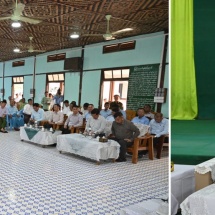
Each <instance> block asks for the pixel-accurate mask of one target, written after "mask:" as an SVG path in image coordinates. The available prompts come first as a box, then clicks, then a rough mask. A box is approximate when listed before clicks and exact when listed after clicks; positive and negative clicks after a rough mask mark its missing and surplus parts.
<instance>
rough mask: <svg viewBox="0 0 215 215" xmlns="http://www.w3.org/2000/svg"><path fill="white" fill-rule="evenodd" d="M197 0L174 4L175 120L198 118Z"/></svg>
mask: <svg viewBox="0 0 215 215" xmlns="http://www.w3.org/2000/svg"><path fill="white" fill-rule="evenodd" d="M197 111H198V107H197V95H196V77H195V66H194V47H193V0H172V1H171V118H172V119H185V120H186V119H194V118H195V117H196V116H197Z"/></svg>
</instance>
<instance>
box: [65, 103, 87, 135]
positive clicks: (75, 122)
mask: <svg viewBox="0 0 215 215" xmlns="http://www.w3.org/2000/svg"><path fill="white" fill-rule="evenodd" d="M78 110H79V107H78V106H73V107H72V112H73V113H72V114H71V115H69V117H68V118H67V120H66V122H65V123H64V131H63V133H65V134H66V133H70V132H65V129H67V128H68V130H71V128H77V127H79V126H82V125H83V116H82V115H81V114H80V113H79V111H78Z"/></svg>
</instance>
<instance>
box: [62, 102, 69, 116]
mask: <svg viewBox="0 0 215 215" xmlns="http://www.w3.org/2000/svg"><path fill="white" fill-rule="evenodd" d="M63 104H64V107H63V114H68V112H69V111H70V108H69V101H68V100H65V101H64V102H63Z"/></svg>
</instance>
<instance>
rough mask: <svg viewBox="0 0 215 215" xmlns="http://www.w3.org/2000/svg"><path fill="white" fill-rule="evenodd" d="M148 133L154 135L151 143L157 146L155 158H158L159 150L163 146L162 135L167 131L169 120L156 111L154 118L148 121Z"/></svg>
mask: <svg viewBox="0 0 215 215" xmlns="http://www.w3.org/2000/svg"><path fill="white" fill-rule="evenodd" d="M149 126H150V133H151V134H152V135H154V137H153V143H154V146H156V148H157V156H156V158H158V159H160V155H161V150H162V146H163V141H164V137H163V135H166V134H168V133H169V121H168V119H165V118H163V114H162V113H156V114H155V118H154V119H152V120H151V121H150V123H149Z"/></svg>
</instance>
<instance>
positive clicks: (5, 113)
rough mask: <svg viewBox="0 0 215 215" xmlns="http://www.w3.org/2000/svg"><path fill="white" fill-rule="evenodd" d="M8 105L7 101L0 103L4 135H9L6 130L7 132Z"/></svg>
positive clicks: (0, 118) (0, 128) (0, 123)
mask: <svg viewBox="0 0 215 215" xmlns="http://www.w3.org/2000/svg"><path fill="white" fill-rule="evenodd" d="M6 104H7V101H6V100H3V101H2V102H1V103H0V132H2V133H8V132H7V131H6V130H5V126H6V124H7V123H6V115H7V108H6Z"/></svg>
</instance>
